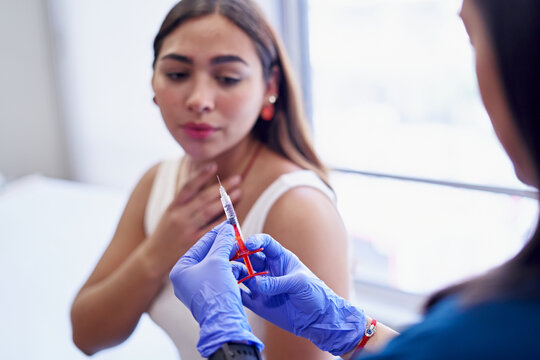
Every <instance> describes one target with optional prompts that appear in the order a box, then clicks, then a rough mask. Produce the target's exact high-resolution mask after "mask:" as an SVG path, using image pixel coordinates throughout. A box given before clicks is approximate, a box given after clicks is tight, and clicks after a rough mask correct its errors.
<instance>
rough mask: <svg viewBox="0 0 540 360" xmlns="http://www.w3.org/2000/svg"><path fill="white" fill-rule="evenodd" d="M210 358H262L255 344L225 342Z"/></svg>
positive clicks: (224, 359)
mask: <svg viewBox="0 0 540 360" xmlns="http://www.w3.org/2000/svg"><path fill="white" fill-rule="evenodd" d="M209 359H210V360H262V357H261V353H260V352H259V349H258V348H257V347H256V346H254V345H248V344H238V343H225V344H223V345H221V347H220V348H219V349H218V351H216V352H215V353H213V354H212V355H210V357H209Z"/></svg>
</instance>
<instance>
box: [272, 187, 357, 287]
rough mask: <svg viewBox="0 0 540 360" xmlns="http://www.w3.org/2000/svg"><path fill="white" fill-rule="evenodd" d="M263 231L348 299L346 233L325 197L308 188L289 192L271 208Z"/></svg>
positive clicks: (319, 192) (340, 220)
mask: <svg viewBox="0 0 540 360" xmlns="http://www.w3.org/2000/svg"><path fill="white" fill-rule="evenodd" d="M264 232H265V233H268V234H270V235H271V236H272V237H274V238H275V239H276V240H277V241H279V242H280V243H281V244H282V245H283V246H284V247H286V248H288V249H289V250H291V251H292V252H294V253H295V254H296V255H297V256H298V257H299V258H300V260H302V262H304V263H305V264H306V265H307V266H308V267H309V268H310V269H311V270H312V271H313V272H314V273H315V274H316V275H317V276H319V277H320V278H321V279H322V280H323V281H325V282H326V283H327V284H328V285H329V286H330V287H331V288H332V289H333V290H334V291H336V292H337V293H338V294H340V295H341V296H344V297H347V296H348V291H349V266H348V262H347V258H348V256H346V255H345V254H347V251H348V249H347V247H348V240H347V231H346V229H345V226H344V224H343V221H342V219H341V216H340V215H339V212H338V210H337V208H336V206H335V204H334V203H333V201H332V200H331V199H330V198H328V196H327V195H326V194H324V193H323V192H322V191H320V190H318V189H316V188H314V187H310V186H298V187H294V188H292V189H290V190H289V191H287V192H286V193H285V194H283V195H282V196H281V197H280V198H279V199H278V200H277V201H276V203H275V204H274V205H273V206H272V208H271V209H270V212H269V213H268V216H267V218H266V223H265V226H264Z"/></svg>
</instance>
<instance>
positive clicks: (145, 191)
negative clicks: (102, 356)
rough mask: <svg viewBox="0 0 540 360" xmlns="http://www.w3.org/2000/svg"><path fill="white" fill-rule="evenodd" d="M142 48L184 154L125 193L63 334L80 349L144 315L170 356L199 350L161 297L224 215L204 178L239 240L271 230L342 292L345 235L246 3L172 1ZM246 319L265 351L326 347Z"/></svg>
mask: <svg viewBox="0 0 540 360" xmlns="http://www.w3.org/2000/svg"><path fill="white" fill-rule="evenodd" d="M154 50H155V59H154V75H153V78H152V86H153V89H154V92H155V98H154V101H155V103H156V104H157V106H159V108H160V110H161V114H162V116H163V120H164V122H165V124H166V126H167V128H168V130H169V132H170V133H171V135H172V136H173V138H174V139H175V140H176V141H177V142H178V144H179V145H180V146H181V147H182V148H183V150H184V151H185V156H184V157H183V158H182V159H174V160H172V161H164V162H162V163H160V164H158V165H156V166H154V167H152V168H151V169H150V170H149V171H148V172H147V173H146V174H145V175H144V176H143V177H142V179H141V180H140V182H139V183H138V185H137V186H136V187H135V189H134V190H133V193H132V195H131V198H130V199H129V201H128V203H127V205H126V208H125V210H124V213H123V215H122V217H121V219H120V222H119V224H118V228H117V230H116V233H115V235H114V237H113V239H112V241H111V243H110V245H109V247H108V248H107V249H106V251H105V253H104V254H103V256H102V258H101V259H100V261H99V263H98V264H97V266H96V268H95V270H94V271H93V273H92V274H91V276H90V277H89V279H88V280H87V282H86V283H85V284H84V286H83V287H82V289H81V290H80V292H79V293H78V295H77V297H76V298H75V300H74V302H73V305H72V311H71V319H72V326H73V340H74V342H75V344H76V345H77V346H78V347H79V348H80V349H81V350H82V351H83V352H85V353H87V354H93V353H95V352H97V351H99V350H100V349H104V348H107V347H110V346H114V345H116V344H118V343H121V342H122V341H124V340H125V339H126V338H128V337H129V336H130V334H131V333H132V332H133V330H134V329H135V327H136V325H137V323H138V321H139V319H140V317H141V315H142V314H143V313H144V312H148V313H149V315H150V317H151V318H152V319H153V320H154V321H155V322H156V323H157V324H158V325H159V326H161V327H162V328H163V329H164V330H165V332H167V334H169V335H170V337H171V339H172V340H173V341H174V343H175V344H176V346H177V347H178V350H179V352H180V354H181V357H182V359H194V358H200V355H199V353H198V352H197V349H196V344H197V340H198V338H199V326H198V324H197V323H196V322H195V321H194V320H193V317H192V316H191V314H190V312H189V309H187V308H185V307H184V306H183V305H182V304H180V303H178V301H177V300H176V298H175V297H174V294H173V289H172V286H171V284H170V282H169V281H168V274H169V272H170V270H171V268H172V266H173V265H174V263H175V262H176V260H177V259H178V258H179V257H180V256H181V255H183V254H184V253H185V252H186V251H187V250H188V249H189V248H190V247H191V246H192V245H193V244H194V243H195V242H196V240H197V239H199V238H200V237H201V235H203V234H204V233H205V232H207V231H208V230H209V229H211V228H212V227H214V226H215V225H216V224H218V223H219V222H220V221H222V220H223V218H224V213H223V209H222V207H221V203H220V201H219V191H218V185H217V179H216V175H219V178H220V179H221V182H222V183H223V184H224V186H225V188H226V189H227V191H228V193H229V194H230V196H231V198H232V200H233V201H234V202H235V208H236V213H237V215H238V218H239V221H240V223H241V225H242V230H243V232H244V235H245V236H246V237H247V236H249V235H251V234H253V233H258V232H263V231H264V232H266V233H269V234H272V235H273V236H275V237H277V238H279V239H281V241H282V242H283V243H284V244H286V246H287V247H289V248H291V249H294V251H295V252H296V253H298V254H299V256H300V257H301V258H302V261H304V262H305V263H307V264H309V265H310V266H311V267H312V269H313V270H314V271H315V273H316V274H317V275H318V276H320V277H321V278H322V279H324V280H325V281H326V282H327V283H328V284H329V285H330V286H331V287H332V288H333V289H334V290H335V291H336V292H337V293H339V294H341V295H342V296H345V297H346V296H347V294H348V291H349V276H348V265H347V263H346V262H343V261H342V256H340V255H341V252H342V251H344V249H346V248H347V237H346V231H345V229H344V226H343V223H342V221H341V219H340V217H339V214H338V213H337V210H336V208H335V205H334V195H333V192H332V190H331V189H330V188H329V187H328V185H327V184H328V182H327V173H326V170H325V168H324V167H323V165H322V164H321V162H320V160H319V159H318V157H317V155H316V154H315V151H314V149H313V147H312V145H311V142H310V139H309V135H308V127H307V123H306V119H305V116H304V113H303V109H302V104H301V101H300V96H299V93H298V90H297V88H296V85H295V83H294V81H293V78H292V73H291V68H290V65H289V63H288V61H287V58H286V56H285V54H284V52H283V48H282V46H281V45H280V42H279V41H278V39H277V38H276V36H275V34H274V31H273V30H272V29H271V27H270V25H269V24H268V22H267V20H266V19H265V18H264V17H263V15H262V13H261V12H260V10H259V9H258V8H257V7H256V5H255V4H254V3H253V2H252V1H250V0H183V1H181V2H179V3H178V4H177V5H175V6H174V7H173V8H172V9H171V11H170V12H169V14H168V15H167V16H166V18H165V20H164V22H163V24H162V26H161V29H160V30H159V33H158V34H157V36H156V38H155V42H154ZM308 211H309V212H310V214H311V215H310V217H309V219H308V218H306V217H305V216H303V214H305V213H306V212H308ZM250 323H251V326H252V327H253V331H254V332H255V333H256V334H257V335H258V336H259V337H261V338H262V339H264V341H265V342H266V343H267V351H266V354H265V355H266V358H267V359H269V360H272V359H275V360H277V359H305V358H306V357H307V358H310V359H324V358H328V357H329V354H326V353H324V352H322V351H320V350H319V349H317V348H316V347H315V346H314V345H313V344H311V343H310V342H309V341H306V340H305V339H301V338H298V337H295V336H293V335H291V334H289V333H287V332H285V331H283V330H282V329H280V328H278V327H276V326H274V325H272V324H270V323H268V322H266V321H264V320H262V319H261V318H259V317H257V316H256V315H253V314H251V315H250Z"/></svg>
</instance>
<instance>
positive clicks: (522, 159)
mask: <svg viewBox="0 0 540 360" xmlns="http://www.w3.org/2000/svg"><path fill="white" fill-rule="evenodd" d="M461 17H462V19H463V23H464V24H465V28H466V29H467V33H468V34H469V38H470V40H471V44H472V46H473V47H474V50H475V54H476V77H477V80H478V87H479V89H480V95H481V96H482V101H483V102H484V106H485V108H486V110H487V112H488V115H489V117H490V119H491V123H492V124H493V128H494V130H495V133H496V135H497V137H498V139H499V141H500V142H501V144H502V146H503V148H504V150H505V151H506V153H507V154H508V156H509V157H510V160H511V161H512V163H513V165H514V171H515V172H516V175H517V177H518V178H519V179H520V180H521V181H523V182H524V183H526V184H528V185H532V186H535V187H537V185H538V184H537V180H536V175H535V171H534V167H533V165H532V164H533V163H532V161H531V158H530V156H529V154H528V152H527V150H526V147H525V145H524V143H523V140H522V139H521V136H520V135H519V134H518V131H517V129H516V127H515V125H514V122H513V118H512V114H511V112H510V108H509V106H508V101H507V100H506V96H505V94H504V89H503V85H502V80H501V77H500V74H499V69H498V65H497V61H496V59H495V53H494V51H493V47H492V45H491V40H490V39H489V36H488V32H487V28H486V26H485V23H484V20H483V19H482V17H481V14H480V12H479V10H478V8H477V7H476V5H475V4H474V2H473V0H464V1H463V6H462V9H461Z"/></svg>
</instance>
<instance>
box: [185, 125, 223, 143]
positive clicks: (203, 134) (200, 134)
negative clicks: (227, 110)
mask: <svg viewBox="0 0 540 360" xmlns="http://www.w3.org/2000/svg"><path fill="white" fill-rule="evenodd" d="M180 127H181V128H182V129H184V131H185V132H186V133H187V134H188V136H190V137H191V138H193V139H197V140H201V139H206V138H208V137H209V136H210V135H212V134H213V133H214V132H216V131H217V128H215V127H213V126H212V125H209V124H205V123H187V124H185V125H181V126H180Z"/></svg>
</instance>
